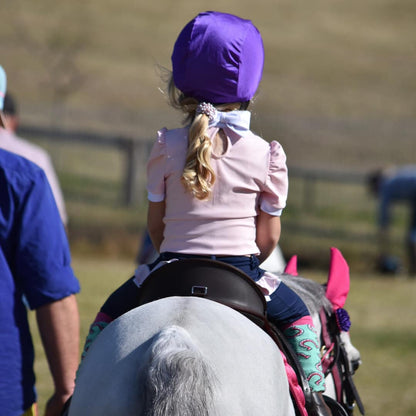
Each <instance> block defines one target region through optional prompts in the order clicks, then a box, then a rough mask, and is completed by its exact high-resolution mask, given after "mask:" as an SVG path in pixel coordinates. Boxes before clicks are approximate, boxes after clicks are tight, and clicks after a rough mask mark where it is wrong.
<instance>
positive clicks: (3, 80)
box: [0, 65, 7, 110]
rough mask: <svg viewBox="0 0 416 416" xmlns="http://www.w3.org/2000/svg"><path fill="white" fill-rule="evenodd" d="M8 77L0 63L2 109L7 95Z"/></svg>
mask: <svg viewBox="0 0 416 416" xmlns="http://www.w3.org/2000/svg"><path fill="white" fill-rule="evenodd" d="M6 87H7V77H6V72H5V71H4V69H3V67H2V66H1V65H0V110H3V106H4V97H5V96H6Z"/></svg>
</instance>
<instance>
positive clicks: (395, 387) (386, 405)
mask: <svg viewBox="0 0 416 416" xmlns="http://www.w3.org/2000/svg"><path fill="white" fill-rule="evenodd" d="M347 260H348V258H347ZM73 267H74V270H75V272H76V274H77V276H78V277H79V279H80V282H81V285H82V292H81V293H80V295H79V296H78V302H79V308H80V316H81V338H82V341H81V343H83V341H84V338H85V336H86V334H87V331H88V328H89V325H90V323H91V321H92V320H93V319H94V317H95V315H96V313H97V311H98V309H99V307H100V306H101V305H102V303H103V302H104V301H105V299H106V298H107V296H108V295H109V294H110V293H111V292H112V291H113V290H114V289H115V288H116V287H117V286H118V285H119V284H120V283H122V282H123V281H124V280H126V279H127V278H128V277H130V276H131V275H132V273H133V271H134V267H135V265H134V263H133V262H132V261H130V260H114V259H113V260H108V259H103V258H99V259H92V258H89V259H85V258H78V257H75V259H74V262H73ZM299 272H300V274H302V275H303V276H305V277H310V278H313V279H315V280H317V281H319V282H325V280H326V274H325V273H324V272H319V273H317V272H310V271H308V270H307V269H300V270H299ZM415 297H416V281H414V280H406V279H397V278H396V279H388V278H385V277H382V276H377V275H374V274H372V275H369V274H359V275H358V274H355V275H353V276H352V281H351V291H350V295H349V297H348V300H347V304H346V306H345V307H346V309H347V310H348V312H349V314H350V316H351V321H352V327H351V331H350V332H351V338H352V341H353V343H354V345H355V346H356V347H357V348H358V349H359V350H360V353H361V357H362V360H363V364H362V366H361V367H360V368H359V370H358V371H357V373H356V375H355V382H356V385H357V388H358V391H359V393H360V395H361V398H362V400H363V402H364V405H365V407H366V411H367V412H366V415H367V416H380V415H389V414H390V415H396V414H397V415H400V416H413V415H414V414H415V410H416V386H415V384H414V383H413V382H412V379H413V375H414V374H415V371H416V356H415V354H416V353H415V350H414V345H415V342H416V328H415V325H414V299H415ZM31 326H32V328H33V330H34V333H35V347H36V367H35V368H36V373H37V386H38V391H39V395H40V399H39V402H40V409H41V411H42V409H43V408H44V405H45V402H46V400H47V398H48V397H49V395H50V394H51V392H52V385H51V379H50V376H49V372H48V368H47V365H46V361H45V358H44V355H43V351H42V348H41V345H40V341H39V337H38V335H37V332H36V329H35V328H36V327H35V325H34V320H33V316H31ZM41 414H42V413H41ZM354 414H355V415H358V414H359V413H358V410H356V411H355V413H354Z"/></svg>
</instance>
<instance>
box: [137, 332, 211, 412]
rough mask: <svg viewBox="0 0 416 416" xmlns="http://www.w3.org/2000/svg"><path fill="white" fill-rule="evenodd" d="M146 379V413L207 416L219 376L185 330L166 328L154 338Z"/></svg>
mask: <svg viewBox="0 0 416 416" xmlns="http://www.w3.org/2000/svg"><path fill="white" fill-rule="evenodd" d="M150 355H151V358H150V360H149V367H148V369H147V377H146V379H145V398H146V408H145V411H144V414H145V415H147V416H164V415H183V416H194V415H200V416H208V415H211V414H213V413H212V409H211V406H212V401H213V386H214V384H215V382H216V377H215V374H214V371H213V369H212V368H211V366H210V365H209V364H208V363H207V362H206V361H205V360H204V357H203V356H202V354H201V352H200V351H199V350H198V348H197V346H196V345H195V343H194V342H193V340H192V338H191V336H190V335H189V333H188V332H187V331H185V329H183V328H181V327H179V326H176V325H173V326H170V327H167V328H164V329H163V330H162V331H161V332H160V333H159V334H158V335H157V336H156V339H155V340H154V342H153V344H152V348H151V352H150Z"/></svg>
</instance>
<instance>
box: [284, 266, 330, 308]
mask: <svg viewBox="0 0 416 416" xmlns="http://www.w3.org/2000/svg"><path fill="white" fill-rule="evenodd" d="M280 278H281V279H282V281H283V282H284V283H285V284H286V285H287V286H289V287H290V288H291V289H292V290H293V291H294V292H296V293H297V294H298V295H299V296H300V297H301V298H302V300H303V301H304V302H305V304H306V306H307V308H308V309H309V312H310V314H311V315H314V314H319V312H320V310H321V309H322V308H324V309H325V310H326V311H327V313H329V314H331V313H332V305H331V302H330V301H329V300H328V299H327V297H326V296H325V287H324V286H322V285H321V284H320V283H317V282H315V281H313V280H310V279H305V278H304V277H301V276H293V275H290V274H286V273H283V274H281V275H280Z"/></svg>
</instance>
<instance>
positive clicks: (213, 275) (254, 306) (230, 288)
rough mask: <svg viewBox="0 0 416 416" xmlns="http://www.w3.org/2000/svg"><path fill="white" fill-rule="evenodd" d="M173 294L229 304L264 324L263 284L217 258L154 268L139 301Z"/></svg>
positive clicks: (194, 259) (143, 286)
mask: <svg viewBox="0 0 416 416" xmlns="http://www.w3.org/2000/svg"><path fill="white" fill-rule="evenodd" d="M169 296H196V297H201V298H205V299H209V300H213V301H216V302H219V303H221V304H223V305H226V306H229V307H231V308H233V309H235V310H237V311H239V312H241V313H243V314H244V315H246V316H247V317H248V318H250V319H252V320H253V321H255V323H256V324H258V325H260V326H264V322H265V321H266V301H265V299H264V295H263V293H262V291H261V290H260V288H259V287H258V286H257V285H256V283H254V282H253V281H252V280H251V279H250V278H249V277H248V276H247V275H246V274H245V273H244V272H242V271H241V270H240V269H238V268H236V267H234V266H231V265H229V264H226V263H223V262H221V261H217V260H211V259H205V258H200V259H199V258H191V259H182V260H177V261H173V262H171V263H167V264H165V265H163V266H161V267H159V268H158V269H156V270H154V271H152V272H151V274H150V275H149V277H148V278H147V279H146V280H145V281H144V282H143V284H142V286H141V290H140V295H139V305H142V304H145V303H148V302H151V301H154V300H158V299H162V298H165V297H169Z"/></svg>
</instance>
